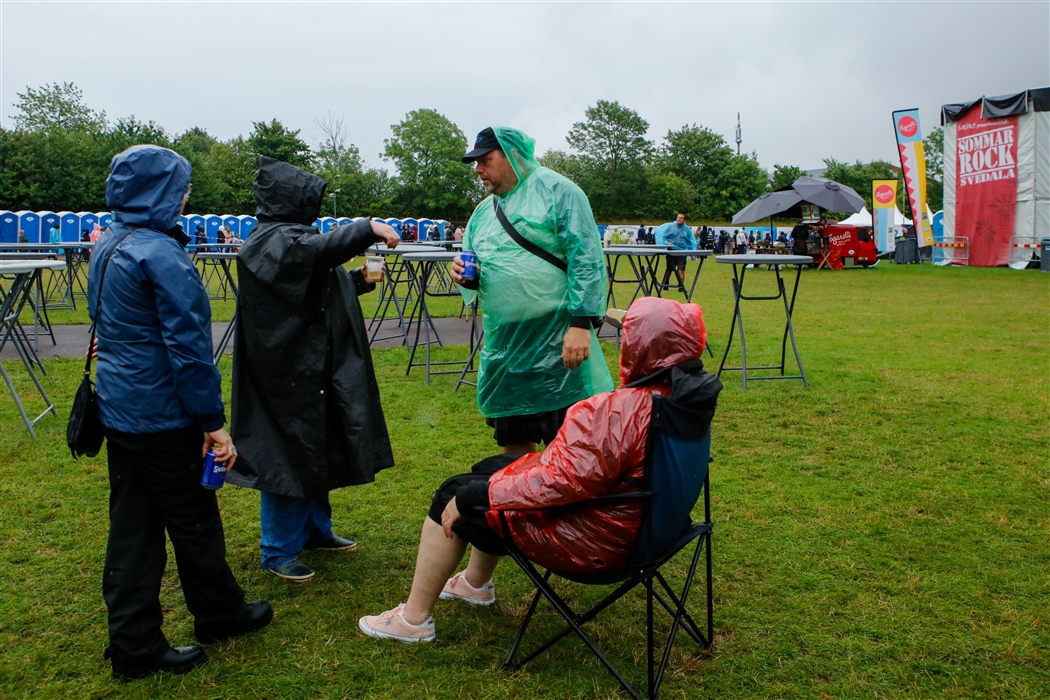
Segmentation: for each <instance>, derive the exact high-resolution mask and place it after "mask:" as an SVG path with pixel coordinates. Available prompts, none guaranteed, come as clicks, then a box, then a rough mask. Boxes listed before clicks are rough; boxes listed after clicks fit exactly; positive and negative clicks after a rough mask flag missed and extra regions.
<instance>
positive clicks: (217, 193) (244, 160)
mask: <svg viewBox="0 0 1050 700" xmlns="http://www.w3.org/2000/svg"><path fill="white" fill-rule="evenodd" d="M259 155H260V154H259V153H258V152H257V151H256V150H255V149H254V148H252V147H251V146H249V145H248V141H247V140H246V139H244V138H242V137H240V136H238V137H236V138H233V139H230V140H229V141H224V142H222V143H217V144H215V145H214V146H212V149H211V151H210V152H209V153H208V157H207V159H206V160H202V161H199V164H200V165H202V166H203V168H202V172H201V174H200V177H201V178H202V179H203V178H204V177H205V174H207V177H208V178H214V188H215V189H214V192H213V194H212V197H213V199H206V198H205V197H203V196H202V197H197V188H196V185H194V190H193V196H192V197H191V199H190V202H189V204H188V206H189V207H191V208H192V209H191V210H192V211H194V212H197V213H200V214H204V213H208V212H210V213H222V214H254V213H255V192H254V191H253V190H252V183H253V182H254V181H255V172H256V171H257V170H258V169H259ZM190 162H191V163H192V162H193V161H192V159H191V161H190ZM195 169H196V167H195ZM197 177H198V175H197V173H196V172H195V173H194V179H195V180H196V178H197ZM194 200H196V201H194Z"/></svg>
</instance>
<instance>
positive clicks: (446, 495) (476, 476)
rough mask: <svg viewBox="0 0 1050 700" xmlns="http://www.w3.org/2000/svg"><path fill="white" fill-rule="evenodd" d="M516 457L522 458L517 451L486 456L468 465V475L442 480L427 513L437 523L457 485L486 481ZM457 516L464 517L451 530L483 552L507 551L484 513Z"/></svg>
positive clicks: (494, 553) (453, 496) (497, 553)
mask: <svg viewBox="0 0 1050 700" xmlns="http://www.w3.org/2000/svg"><path fill="white" fill-rule="evenodd" d="M519 457H521V455H520V454H514V453H512V454H505V455H496V456H494V457H488V458H486V459H483V460H481V461H480V462H478V463H477V464H475V465H474V466H473V467H471V468H470V473H469V474H457V475H456V476H453V477H450V478H448V479H445V483H443V484H441V486H440V487H438V490H437V491H435V492H434V498H433V499H432V500H431V501H430V511H429V512H428V513H427V515H428V516H429V517H430V519H431V520H433V521H434V522H435V523H437V524H438V525H440V524H441V514H442V513H444V512H445V506H447V505H448V502H449V501H451V500H452V499H453V498H455V497H456V493H457V492H458V491H459V489H460V488H462V487H463V486H466V485H467V484H468V483H470V482H472V481H477V480H484V481H485V482H486V483H487V482H488V480H489V478H490V477H491V476H492V475H493V474H495V473H496V472H498V471H499V470H500V469H503V468H504V467H506V466H507V465H509V464H510V463H511V462H513V461H514V460H516V459H518V458H519ZM460 515H462V516H463V519H462V520H460V521H459V522H457V523H456V524H455V525H453V526H452V531H453V532H454V533H456V534H457V535H459V536H460V537H462V538H463V539H465V540H466V541H467V542H469V543H470V544H471V545H473V546H474V547H477V548H478V549H479V550H481V551H482V552H484V553H485V554H491V555H493V556H503V555H504V554H506V553H507V549H506V548H505V547H504V546H503V539H502V538H500V536H499V535H497V534H496V533H495V532H494V531H493V530H492V528H490V527H489V523H488V520H486V519H485V514H484V513H481V512H479V511H476V510H471V511H468V512H466V513H460Z"/></svg>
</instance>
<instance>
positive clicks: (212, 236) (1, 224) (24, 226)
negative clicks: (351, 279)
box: [0, 211, 452, 243]
mask: <svg viewBox="0 0 1050 700" xmlns="http://www.w3.org/2000/svg"><path fill="white" fill-rule="evenodd" d="M362 218H364V217H360V216H358V217H354V218H349V217H341V218H338V219H336V218H334V217H331V216H326V217H322V218H320V219H317V220H316V221H314V227H315V228H316V229H317V230H319V231H321V232H322V233H328V232H329V231H331V230H332V229H333V228H337V227H339V226H345V225H347V224H351V223H353V222H354V221H358V220H359V219H362ZM376 221H379V222H382V223H384V224H390V225H391V226H393V227H394V228H395V229H396V230H397V232H398V233H399V234H400V233H401V231H402V229H403V228H404V227H405V225H406V224H411V225H412V226H413V227H414V228H415V230H416V232H417V236H418V237H420V238H423V239H425V238H426V235H427V231H428V229H429V227H431V226H436V227H437V236H438V238H440V239H441V240H444V239H445V231H446V226H447V225H448V223H447V222H446V221H441V220H435V219H414V218H411V217H409V218H405V219H379V218H377V219H376ZM111 223H113V215H112V214H110V213H109V212H97V213H92V212H86V211H80V212H71V211H59V212H50V211H0V243H17V242H18V232H19V231H24V232H25V234H26V238H27V239H28V240H29V242H30V243H50V241H51V237H50V232H51V229H52V228H53V227H54V226H56V225H57V226H58V229H59V230H60V231H61V232H62V240H63V241H70V242H72V241H79V240H81V236H82V233H83V231H84V229H87V230H88V232H90V231H91V230H92V229H94V227H95V224H98V225H99V226H109V225H110V224H111ZM179 223H180V224H182V230H183V231H185V232H186V233H187V234H189V235H190V237H191V238H192V237H194V236H195V234H196V232H197V227H201V228H203V229H204V235H205V236H206V237H207V239H208V242H209V243H216V242H218V240H219V230H220V229H223V228H229V229H230V233H232V234H233V235H234V236H236V237H238V238H240V239H245V238H247V237H248V236H249V235H251V232H252V229H254V228H255V226H256V224H258V223H259V221H258V219H256V218H255V217H254V216H249V215H248V214H242V215H240V216H233V215H228V216H219V215H217V214H189V215H187V216H180V217H179ZM448 233H449V235H450V236H451V233H452V232H451V228H450V229H449V231H448Z"/></svg>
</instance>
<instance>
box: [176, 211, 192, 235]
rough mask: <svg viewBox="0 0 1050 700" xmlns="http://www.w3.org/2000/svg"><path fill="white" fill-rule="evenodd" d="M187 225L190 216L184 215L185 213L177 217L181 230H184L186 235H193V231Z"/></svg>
mask: <svg viewBox="0 0 1050 700" xmlns="http://www.w3.org/2000/svg"><path fill="white" fill-rule="evenodd" d="M189 225H190V217H188V216H186V215H185V214H183V215H182V216H180V217H179V226H181V227H182V230H183V232H185V233H186V234H187V235H193V232H192V231H190V229H189Z"/></svg>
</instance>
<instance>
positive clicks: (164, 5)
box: [0, 2, 1050, 168]
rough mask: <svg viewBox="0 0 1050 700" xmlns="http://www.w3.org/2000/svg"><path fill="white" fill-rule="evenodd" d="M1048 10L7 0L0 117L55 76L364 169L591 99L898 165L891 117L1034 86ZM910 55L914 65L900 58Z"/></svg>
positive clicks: (117, 99) (102, 105)
mask: <svg viewBox="0 0 1050 700" xmlns="http://www.w3.org/2000/svg"><path fill="white" fill-rule="evenodd" d="M1048 27H1050V4H1048V3H1046V2H1027V3H1020V2H1014V3H1011V2H989V3H952V2H929V3H914V2H913V3H889V2H877V3H862V2H837V3H788V2H783V3H692V4H684V3H634V4H626V3H622V4H595V3H538V4H476V3H437V2H435V3H398V4H393V3H391V4H355V3H311V2H283V3H248V2H245V3H222V2H215V3H188V2H183V3H177V2H156V3H154V2H141V3H90V2H88V3H57V2H56V3H51V2H37V3H10V2H5V3H3V5H2V26H0V36H2V40H3V44H2V50H0V54H2V69H0V78H2V84H0V105H3V112H2V114H3V117H4V123H5V124H7V123H8V120H7V117H8V116H9V115H10V114H11V113H12V112H13V111H14V110H13V107H11V105H12V103H13V102H14V101H15V99H16V96H15V93H16V92H18V91H21V90H23V89H24V88H25V86H27V85H30V86H37V85H41V84H43V83H46V82H52V81H66V80H72V81H74V82H75V83H76V84H77V85H78V86H80V87H81V88H82V89H83V90H84V93H85V97H86V100H87V101H88V103H89V104H90V105H91V106H92V107H94V108H96V109H105V110H106V111H107V112H108V113H109V115H110V117H111V118H113V117H118V116H126V115H128V114H135V115H136V116H137V117H139V118H140V119H154V120H156V121H157V122H159V123H160V124H162V125H163V126H164V127H165V128H167V129H168V130H169V131H171V132H173V133H179V132H181V131H183V130H185V129H187V128H189V127H191V126H202V127H205V128H207V129H208V131H209V132H211V133H212V134H214V135H216V136H219V137H221V138H229V137H232V136H235V135H237V134H247V133H248V132H249V131H250V130H251V128H252V125H251V122H252V121H253V120H255V121H260V120H264V119H267V120H268V119H270V118H273V117H277V118H278V119H280V120H281V121H282V122H284V123H285V124H286V125H288V126H291V127H293V128H301V129H302V130H303V135H304V136H306V138H307V140H309V141H316V140H317V139H318V138H319V137H320V134H319V133H318V132H317V130H316V129H315V128H314V126H313V119H314V117H315V116H317V115H320V114H323V113H324V112H325V111H327V110H332V111H333V112H336V113H341V114H343V115H345V117H346V122H347V124H348V126H349V127H350V131H351V134H352V140H353V141H354V142H355V143H356V144H357V145H358V146H359V147H360V148H361V151H362V153H363V155H365V157H366V158H367V159H368V160H369V162H371V163H372V164H374V165H379V164H382V163H381V160H380V158H379V155H378V154H379V152H380V151H381V150H382V147H383V139H384V138H386V137H387V136H389V128H390V125H391V124H393V123H395V122H398V121H400V120H401V119H402V118H403V117H404V115H405V113H406V112H408V111H409V110H412V109H418V108H423V107H429V108H434V109H437V110H439V111H441V112H442V113H444V114H445V115H447V116H448V117H449V118H451V119H452V120H453V121H455V122H456V123H457V124H459V126H460V127H461V128H462V129H463V131H464V132H465V133H466V134H467V135H468V137H469V136H471V135H473V133H475V132H476V131H478V130H479V129H481V128H482V127H484V126H486V125H488V124H493V123H498V124H509V125H513V126H516V127H519V128H522V129H524V130H525V131H527V132H529V133H530V134H532V135H533V136H535V137H536V139H537V146H538V149H539V150H540V151H544V150H546V149H547V148H562V149H564V148H567V146H566V144H565V140H564V137H565V134H566V133H567V132H568V130H569V128H570V127H571V126H572V124H573V122H575V121H579V120H580V119H581V118H582V117H583V111H584V109H586V107H587V106H588V105H593V104H594V102H595V101H596V100H598V99H610V100H619V101H620V102H621V103H623V104H625V105H627V106H629V107H631V108H633V109H635V110H637V111H638V112H640V113H641V114H642V116H644V117H645V118H646V119H647V120H648V121H649V123H650V125H651V130H650V136H651V137H652V138H654V139H656V140H658V139H659V138H660V137H661V136H662V135H663V134H665V133H666V132H667V130H668V129H672V128H679V127H681V126H682V125H683V124H687V123H693V122H696V123H699V124H703V125H705V126H708V127H710V128H712V129H714V130H715V131H718V132H720V133H722V134H724V135H725V136H726V138H727V139H729V140H731V139H732V135H733V129H734V127H735V123H736V113H737V112H738V111H739V112H741V113H742V116H743V129H744V149H745V150H747V151H751V150H754V151H757V153H758V156H759V159H760V161H761V162H762V164H763V166H765V167H767V168H771V167H772V166H773V164H774V163H783V164H794V165H800V166H802V167H819V166H820V161H821V158H824V157H827V156H833V157H836V158H838V159H840V160H849V161H853V160H857V159H860V160H865V161H867V160H870V159H872V158H884V159H888V160H892V159H893V158H894V157H895V155H894V154H895V148H894V143H893V135H892V126H891V121H890V112H891V111H892V110H894V109H903V108H909V107H916V106H917V107H919V108H920V109H921V117H922V126H923V130H924V131H926V132H928V131H929V130H930V129H931V128H933V127H934V126H936V125H937V123H938V116H939V111H938V110H939V106H940V105H941V104H942V103H945V102H957V101H964V100H970V99H974V98H977V97H980V96H981V95H982V94H989V95H992V94H1001V93H1009V92H1016V91H1019V90H1022V89H1024V88H1029V87H1040V86H1044V85H1047V84H1050V48H1048V47H1050V30H1048ZM910 57H915V61H916V63H915V65H916V67H917V68H918V72H916V73H910V72H909V71H908V70H907V69H906V61H908V60H909V58H910Z"/></svg>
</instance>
